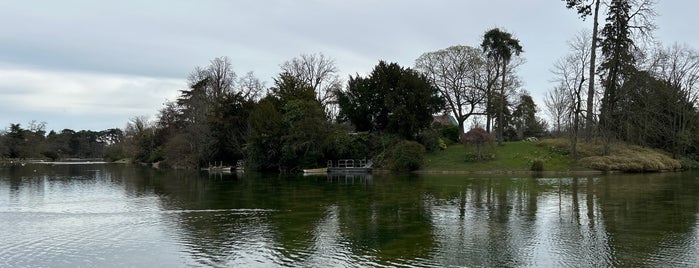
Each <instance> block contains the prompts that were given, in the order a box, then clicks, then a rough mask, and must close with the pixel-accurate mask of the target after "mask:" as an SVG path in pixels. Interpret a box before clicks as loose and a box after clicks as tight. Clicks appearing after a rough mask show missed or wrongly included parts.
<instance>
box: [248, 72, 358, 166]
mask: <svg viewBox="0 0 699 268" xmlns="http://www.w3.org/2000/svg"><path fill="white" fill-rule="evenodd" d="M275 82H276V84H275V87H273V88H272V90H271V92H272V94H271V95H269V96H267V97H265V98H264V99H262V100H261V101H260V102H259V103H258V104H257V106H256V107H255V108H254V109H253V111H252V113H251V114H250V117H249V128H250V132H249V136H248V144H247V147H246V149H247V150H246V152H247V161H246V163H247V165H248V167H249V168H252V169H256V170H268V171H272V170H285V171H292V172H293V171H297V170H300V169H303V168H314V167H318V166H325V161H326V160H327V159H326V158H327V157H328V156H330V155H331V154H333V153H336V154H339V153H338V152H337V151H339V150H335V151H333V150H332V149H330V148H331V147H332V145H331V144H332V143H333V142H334V141H335V140H336V139H335V135H336V134H337V132H336V131H335V130H334V129H333V127H332V126H331V125H330V123H329V122H328V121H327V119H326V118H325V111H324V110H323V107H322V106H321V104H320V103H319V102H318V100H316V98H315V94H314V92H313V89H312V88H310V87H308V86H307V85H306V84H304V83H301V82H300V81H299V80H298V79H297V78H295V77H293V76H290V75H289V74H286V73H283V74H281V75H280V77H279V78H278V79H275ZM349 146H352V145H349ZM341 150H343V152H342V153H347V151H349V150H351V149H347V148H342V149H341ZM345 150H347V151H345Z"/></svg>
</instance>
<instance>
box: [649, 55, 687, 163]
mask: <svg viewBox="0 0 699 268" xmlns="http://www.w3.org/2000/svg"><path fill="white" fill-rule="evenodd" d="M648 69H649V70H650V72H651V73H652V74H653V75H654V76H655V77H657V78H658V79H660V80H662V81H665V82H666V83H668V84H669V85H670V86H672V87H673V88H675V89H677V90H679V93H680V94H679V95H680V96H682V97H683V98H684V99H683V100H680V101H682V102H684V103H692V104H694V107H684V108H680V109H679V110H680V112H679V113H678V114H677V115H676V116H675V118H673V122H674V126H673V127H672V128H673V129H672V131H673V133H675V135H676V137H675V138H674V139H673V146H672V147H673V148H674V150H673V153H674V154H675V155H680V154H683V153H684V149H685V147H686V145H687V143H688V141H687V138H686V136H687V133H688V131H687V128H688V127H689V126H690V124H691V121H692V120H693V118H692V115H693V114H694V113H695V111H694V110H695V109H696V108H699V107H697V101H699V52H698V51H697V50H695V49H692V48H690V47H688V46H687V45H679V44H673V45H672V46H669V47H665V48H660V49H658V50H657V51H656V52H655V53H654V55H653V56H652V60H651V63H650V66H649V67H648Z"/></svg>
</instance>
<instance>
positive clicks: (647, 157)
mask: <svg viewBox="0 0 699 268" xmlns="http://www.w3.org/2000/svg"><path fill="white" fill-rule="evenodd" d="M602 152H603V147H602V144H601V143H599V142H592V143H581V144H579V146H578V159H574V158H573V157H572V156H571V153H570V145H569V143H568V141H567V140H566V139H548V140H543V141H540V142H526V141H520V142H506V143H505V144H504V146H502V147H499V146H497V145H494V146H492V147H489V148H487V150H486V153H485V155H486V158H490V159H487V160H481V161H476V160H475V159H474V149H473V148H466V147H464V146H463V145H460V144H456V145H452V146H449V147H448V148H447V149H446V150H443V151H438V152H433V153H428V154H427V156H426V161H425V165H424V167H423V168H422V171H423V172H476V173H477V172H485V173H487V172H526V171H531V170H532V165H533V164H534V162H539V163H540V164H542V165H543V171H555V172H585V171H594V170H600V171H621V172H652V171H664V170H677V169H680V168H681V167H682V165H681V163H680V161H679V160H676V159H673V158H672V157H671V156H670V155H669V154H667V153H665V152H663V151H660V150H655V149H650V148H643V147H640V146H634V145H627V144H621V143H618V144H614V145H612V147H611V154H610V155H608V156H601V155H602Z"/></svg>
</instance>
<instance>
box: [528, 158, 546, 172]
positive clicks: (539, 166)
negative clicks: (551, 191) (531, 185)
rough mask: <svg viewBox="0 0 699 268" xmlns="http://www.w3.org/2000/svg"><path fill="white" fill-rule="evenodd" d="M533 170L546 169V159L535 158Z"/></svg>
mask: <svg viewBox="0 0 699 268" xmlns="http://www.w3.org/2000/svg"><path fill="white" fill-rule="evenodd" d="M531 170H532V171H544V160H541V159H534V160H533V161H532V166H531Z"/></svg>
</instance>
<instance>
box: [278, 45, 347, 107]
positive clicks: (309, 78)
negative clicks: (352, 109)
mask: <svg viewBox="0 0 699 268" xmlns="http://www.w3.org/2000/svg"><path fill="white" fill-rule="evenodd" d="M281 69H282V71H283V72H286V73H289V74H291V75H292V76H294V77H296V78H298V79H299V80H301V82H303V83H306V84H307V85H308V86H310V87H312V88H313V90H314V91H315V93H316V99H317V100H318V101H319V102H320V104H321V105H322V106H323V108H324V109H325V112H326V114H327V115H329V116H330V117H333V118H334V117H335V115H336V114H337V108H336V106H337V105H336V100H335V94H334V92H335V91H337V90H340V89H341V88H342V82H341V81H340V77H339V76H338V72H339V71H338V69H337V66H336V65H335V60H334V59H332V58H328V57H326V56H325V55H323V54H322V53H317V54H302V55H301V56H299V57H296V58H293V59H291V60H289V61H286V62H284V63H283V64H282V65H281Z"/></svg>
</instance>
